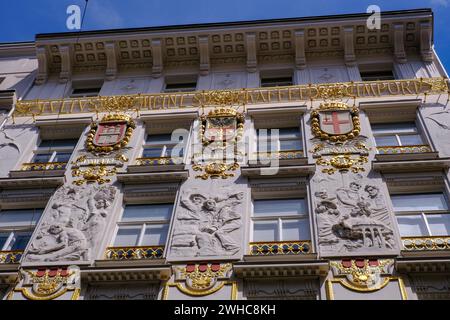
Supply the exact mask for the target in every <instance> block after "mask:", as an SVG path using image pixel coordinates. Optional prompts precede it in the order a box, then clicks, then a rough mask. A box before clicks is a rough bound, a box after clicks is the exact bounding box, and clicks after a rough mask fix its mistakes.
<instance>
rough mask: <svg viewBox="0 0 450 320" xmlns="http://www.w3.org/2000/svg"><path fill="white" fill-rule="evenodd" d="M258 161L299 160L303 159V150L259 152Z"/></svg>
mask: <svg viewBox="0 0 450 320" xmlns="http://www.w3.org/2000/svg"><path fill="white" fill-rule="evenodd" d="M257 156H258V159H279V160H285V159H299V158H302V157H303V151H302V150H290V151H278V152H258V153H257Z"/></svg>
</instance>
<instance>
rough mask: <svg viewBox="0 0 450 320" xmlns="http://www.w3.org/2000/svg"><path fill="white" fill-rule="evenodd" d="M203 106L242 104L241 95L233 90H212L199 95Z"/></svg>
mask: <svg viewBox="0 0 450 320" xmlns="http://www.w3.org/2000/svg"><path fill="white" fill-rule="evenodd" d="M201 98H202V99H203V101H204V103H205V105H218V106H233V105H241V104H242V101H243V99H242V95H241V93H240V92H239V91H235V90H214V91H209V92H206V93H202V94H201Z"/></svg>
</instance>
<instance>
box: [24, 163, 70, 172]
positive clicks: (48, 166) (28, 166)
mask: <svg viewBox="0 0 450 320" xmlns="http://www.w3.org/2000/svg"><path fill="white" fill-rule="evenodd" d="M66 165H67V162H40V163H38V162H26V163H22V165H21V168H20V170H22V171H38V170H42V171H44V170H45V171H46V170H63V169H65V167H66Z"/></svg>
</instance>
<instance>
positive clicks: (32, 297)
mask: <svg viewBox="0 0 450 320" xmlns="http://www.w3.org/2000/svg"><path fill="white" fill-rule="evenodd" d="M68 291H73V293H72V296H71V298H70V300H78V298H79V297H80V289H79V288H74V289H68V288H63V289H61V290H60V291H58V292H56V293H53V294H51V295H48V296H42V297H41V296H37V295H35V294H32V293H31V292H29V290H28V288H14V289H13V290H12V291H11V292H10V293H9V294H8V300H12V298H13V296H14V292H20V293H22V295H23V296H24V297H25V298H27V299H28V300H39V301H42V300H53V299H56V298H58V297H60V296H62V295H63V294H64V293H66V292H68Z"/></svg>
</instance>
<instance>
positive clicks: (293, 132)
mask: <svg viewBox="0 0 450 320" xmlns="http://www.w3.org/2000/svg"><path fill="white" fill-rule="evenodd" d="M257 135H258V137H257V139H258V140H257V144H258V145H257V148H258V152H271V151H272V152H279V151H292V150H302V149H303V148H302V140H301V134H300V129H299V128H298V127H294V128H280V129H258V130H257Z"/></svg>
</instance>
